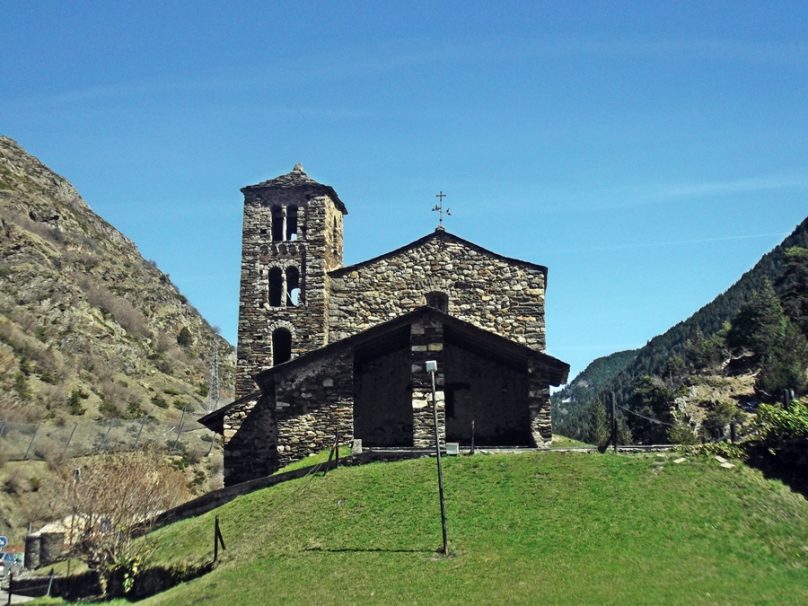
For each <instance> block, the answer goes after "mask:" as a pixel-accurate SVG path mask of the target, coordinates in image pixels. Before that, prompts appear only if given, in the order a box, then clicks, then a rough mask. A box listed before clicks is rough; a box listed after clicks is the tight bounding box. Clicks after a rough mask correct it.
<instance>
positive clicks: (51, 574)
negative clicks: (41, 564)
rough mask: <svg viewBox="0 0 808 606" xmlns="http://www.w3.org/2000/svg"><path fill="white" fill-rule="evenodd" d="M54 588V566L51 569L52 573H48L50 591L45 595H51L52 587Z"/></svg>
mask: <svg viewBox="0 0 808 606" xmlns="http://www.w3.org/2000/svg"><path fill="white" fill-rule="evenodd" d="M52 588H53V568H51V569H50V574H49V575H48V593H46V594H45V595H46V596H48V597H51V589H52Z"/></svg>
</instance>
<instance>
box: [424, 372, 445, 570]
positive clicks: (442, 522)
mask: <svg viewBox="0 0 808 606" xmlns="http://www.w3.org/2000/svg"><path fill="white" fill-rule="evenodd" d="M426 371H427V372H428V373H429V375H430V377H431V378H432V418H433V420H434V421H435V458H436V460H437V462H438V494H439V495H440V525H441V530H442V531H443V555H445V556H448V555H449V540H448V539H447V537H446V505H445V503H444V500H443V468H442V467H441V461H440V431H439V430H438V402H437V398H436V397H435V373H436V372H437V371H438V363H437V362H436V361H434V360H428V361H427V363H426Z"/></svg>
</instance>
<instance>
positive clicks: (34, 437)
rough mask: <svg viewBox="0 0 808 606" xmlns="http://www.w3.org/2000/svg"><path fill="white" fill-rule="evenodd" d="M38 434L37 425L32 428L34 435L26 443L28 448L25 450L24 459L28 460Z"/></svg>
mask: <svg viewBox="0 0 808 606" xmlns="http://www.w3.org/2000/svg"><path fill="white" fill-rule="evenodd" d="M37 432H39V425H37V426H36V427H35V428H34V435H32V436H31V441H30V442H28V448H27V449H26V450H25V456H24V457H23V458H24V459H28V455H29V454H31V447H33V445H34V440H36V434H37Z"/></svg>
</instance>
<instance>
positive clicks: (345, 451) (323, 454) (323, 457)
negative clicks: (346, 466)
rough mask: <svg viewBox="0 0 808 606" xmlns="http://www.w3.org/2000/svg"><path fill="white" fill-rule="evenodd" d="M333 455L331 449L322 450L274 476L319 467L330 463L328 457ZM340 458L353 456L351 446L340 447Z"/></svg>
mask: <svg viewBox="0 0 808 606" xmlns="http://www.w3.org/2000/svg"><path fill="white" fill-rule="evenodd" d="M329 454H331V449H330V448H326V449H325V450H321V451H320V452H318V453H315V454H313V455H310V456H308V457H305V458H303V459H300V460H299V461H295V462H294V463H290V464H289V465H287V466H286V467H282V468H281V469H279V470H278V471H276V472H275V473H273V474H272V475H273V476H276V475H278V474H279V473H284V472H286V471H292V470H294V469H301V468H303V467H310V466H311V465H317V464H318V463H325V462H326V461H328V455H329ZM339 456H340V458H341V459H344V458H345V457H349V456H351V447H350V446H340V447H339Z"/></svg>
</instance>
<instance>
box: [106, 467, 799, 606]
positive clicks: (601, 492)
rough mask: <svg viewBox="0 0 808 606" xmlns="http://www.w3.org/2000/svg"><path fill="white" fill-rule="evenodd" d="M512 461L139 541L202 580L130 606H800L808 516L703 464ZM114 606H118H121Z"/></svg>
mask: <svg viewBox="0 0 808 606" xmlns="http://www.w3.org/2000/svg"><path fill="white" fill-rule="evenodd" d="M674 458H676V455H668V456H666V457H659V456H653V455H612V454H607V455H598V454H565V453H552V452H551V453H525V454H518V455H479V456H474V457H447V458H446V459H444V461H445V473H444V476H445V482H446V497H447V517H448V527H449V544H450V549H451V553H452V555H451V556H450V557H449V558H444V557H442V556H440V555H438V554H437V553H436V550H437V549H438V548H439V547H440V541H441V539H440V518H439V506H438V500H437V487H436V481H435V462H434V459H419V460H411V461H404V462H399V463H387V464H382V463H378V464H371V465H366V466H363V467H356V468H341V469H339V470H337V471H334V472H330V473H329V474H328V475H327V476H325V477H322V476H311V477H308V478H306V479H304V480H296V481H292V482H287V483H284V484H281V485H278V486H276V487H273V488H269V489H265V490H261V491H257V492H255V493H252V494H249V495H245V496H243V497H240V498H238V499H236V500H235V501H232V502H231V503H228V504H226V505H224V506H223V507H221V508H219V509H218V510H217V511H215V512H211V513H209V514H206V515H203V516H200V517H198V518H193V519H189V520H184V521H182V522H179V523H176V524H174V525H172V526H169V527H166V528H163V529H161V530H159V531H157V532H156V533H155V535H154V536H153V537H152V538H153V539H154V540H156V541H157V543H158V547H157V551H156V553H155V558H156V559H158V560H160V561H163V562H170V561H175V562H182V561H188V560H198V561H202V560H204V559H205V558H208V557H210V549H211V535H212V527H213V515H214V513H217V514H218V515H219V516H220V521H221V525H222V531H223V533H224V538H225V541H226V543H227V551H225V552H224V553H223V559H222V561H221V563H220V565H219V566H218V568H217V569H216V570H214V571H213V572H212V573H210V574H208V575H206V576H204V577H202V578H199V579H197V580H194V581H191V582H189V583H186V584H183V585H180V586H178V587H175V588H174V589H171V590H169V591H167V592H165V593H163V594H161V595H158V596H154V597H153V598H151V599H148V600H145V601H143V602H141V603H142V604H148V605H154V604H166V605H168V604H170V605H182V604H189V605H190V604H228V605H233V606H236V605H241V604H246V605H249V604H267V603H292V604H310V603H316V604H360V603H371V604H399V603H404V604H503V603H509V604H620V605H634V604H806V603H808V502H806V500H805V499H804V498H803V497H802V496H800V495H797V494H795V493H792V492H790V491H789V490H788V489H787V488H785V487H784V486H783V485H782V484H781V483H779V482H776V481H769V480H766V479H764V478H763V477H762V476H761V475H760V474H759V473H758V472H756V471H754V470H752V469H749V468H746V467H744V466H740V465H739V466H738V467H736V468H734V469H721V468H720V467H719V466H718V463H717V462H716V461H715V460H714V459H707V458H702V459H689V460H688V461H686V462H685V463H683V464H681V465H675V464H673V463H672V460H673V459H674ZM123 603H124V602H121V604H123Z"/></svg>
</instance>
